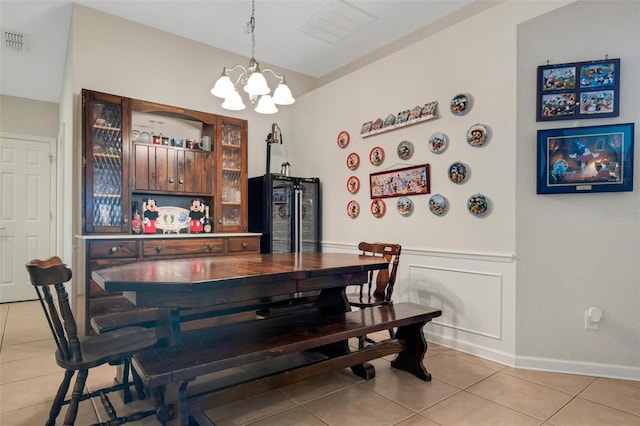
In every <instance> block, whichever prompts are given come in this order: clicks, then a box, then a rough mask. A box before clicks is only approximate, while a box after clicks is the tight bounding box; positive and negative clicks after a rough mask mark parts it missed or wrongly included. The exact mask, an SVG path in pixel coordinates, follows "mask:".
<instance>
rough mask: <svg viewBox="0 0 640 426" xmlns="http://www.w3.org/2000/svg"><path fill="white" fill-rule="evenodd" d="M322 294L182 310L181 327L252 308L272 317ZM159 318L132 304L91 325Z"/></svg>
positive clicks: (149, 323) (144, 323) (106, 327)
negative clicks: (273, 314)
mask: <svg viewBox="0 0 640 426" xmlns="http://www.w3.org/2000/svg"><path fill="white" fill-rule="evenodd" d="M318 293H319V292H318V291H311V292H307V293H304V294H298V295H296V297H293V296H290V295H286V296H283V297H271V298H270V299H269V300H268V301H266V300H257V299H256V300H253V301H243V302H242V303H238V304H237V305H234V304H227V305H224V307H221V306H217V305H216V306H206V307H202V308H192V309H183V310H180V313H179V315H180V324H181V327H183V328H185V329H186V330H189V329H192V328H198V327H201V324H202V323H203V324H204V325H213V324H214V323H216V322H225V321H228V320H229V319H230V318H232V317H233V316H234V314H242V313H246V312H250V311H258V313H259V315H261V316H269V315H271V314H272V312H278V311H280V310H283V311H284V310H286V309H287V308H289V307H295V306H300V305H304V304H310V303H312V302H313V301H314V300H315V299H316V298H317V295H318ZM129 303H131V302H129ZM157 317H158V309H157V308H137V307H136V306H135V305H132V308H130V309H123V310H117V309H114V310H112V311H110V312H106V313H103V314H100V315H95V316H93V317H91V328H92V329H93V331H95V332H96V333H98V334H101V333H106V332H108V331H111V330H117V329H119V328H123V327H131V326H139V327H146V328H152V327H155V326H156V321H157ZM216 319H217V320H216ZM199 320H210V321H206V322H201V324H187V323H192V322H194V323H195V322H197V321H199Z"/></svg>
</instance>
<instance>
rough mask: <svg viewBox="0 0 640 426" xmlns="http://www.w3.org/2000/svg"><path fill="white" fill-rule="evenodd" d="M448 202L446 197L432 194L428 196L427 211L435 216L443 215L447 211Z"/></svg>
mask: <svg viewBox="0 0 640 426" xmlns="http://www.w3.org/2000/svg"><path fill="white" fill-rule="evenodd" d="M448 207H449V203H448V202H447V199H446V198H444V197H443V196H442V195H440V194H434V195H432V196H431V198H429V211H431V213H433V214H435V215H436V216H443V215H444V214H445V213H446V212H447V208H448Z"/></svg>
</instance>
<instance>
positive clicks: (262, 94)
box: [211, 0, 296, 114]
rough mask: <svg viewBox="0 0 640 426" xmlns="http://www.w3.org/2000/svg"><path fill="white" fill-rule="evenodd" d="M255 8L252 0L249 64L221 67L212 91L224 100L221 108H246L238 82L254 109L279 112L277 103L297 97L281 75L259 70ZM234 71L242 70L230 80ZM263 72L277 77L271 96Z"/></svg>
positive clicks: (249, 26) (248, 23)
mask: <svg viewBox="0 0 640 426" xmlns="http://www.w3.org/2000/svg"><path fill="white" fill-rule="evenodd" d="M255 9H256V5H255V0H252V1H251V19H249V22H247V29H246V31H245V33H247V34H249V33H250V34H251V60H250V61H249V66H248V67H246V68H245V67H244V66H242V65H240V64H238V65H234V66H233V67H231V68H227V67H222V75H220V77H219V78H218V80H217V81H216V84H215V85H214V86H213V89H211V94H212V95H214V96H217V97H219V98H223V99H224V102H223V103H222V108H224V109H228V110H231V111H240V110H243V109H245V105H244V102H243V101H242V97H241V96H240V93H239V92H238V89H237V88H236V85H237V84H238V83H240V84H242V85H243V91H244V92H245V93H247V95H248V96H249V101H250V102H251V104H256V102H257V105H256V108H255V110H256V112H259V113H260V114H275V113H276V112H278V108H277V107H276V105H291V104H292V103H294V102H295V101H296V100H295V99H294V98H293V96H292V95H291V90H290V89H289V86H287V82H286V81H285V79H284V76H280V75H278V74H276V73H275V71H273V70H271V69H268V68H267V69H264V70H263V69H261V68H260V63H258V61H256V59H255V45H256V37H255V29H256V19H255ZM236 70H241V73H240V75H238V77H237V78H236V80H235V81H232V80H231V75H230V74H231V73H233V72H234V71H236ZM266 72H269V73H271V74H273V76H274V77H275V78H277V79H278V80H279V83H278V86H277V87H276V90H275V91H274V92H273V96H271V89H270V88H269V85H268V84H267V79H266V78H265V76H264V73H266Z"/></svg>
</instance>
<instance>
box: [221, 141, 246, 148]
mask: <svg viewBox="0 0 640 426" xmlns="http://www.w3.org/2000/svg"><path fill="white" fill-rule="evenodd" d="M222 146H223V147H224V148H235V149H240V148H242V145H239V144H234V143H224V142H222Z"/></svg>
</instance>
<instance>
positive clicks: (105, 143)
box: [75, 90, 260, 334]
mask: <svg viewBox="0 0 640 426" xmlns="http://www.w3.org/2000/svg"><path fill="white" fill-rule="evenodd" d="M82 105H83V116H82V117H83V138H84V141H83V158H82V164H83V172H84V173H83V179H84V181H83V185H84V186H83V187H84V194H83V204H82V224H83V229H82V230H83V235H82V236H80V237H79V240H80V243H79V244H78V248H79V250H81V251H82V252H83V253H84V262H83V263H84V268H85V271H84V272H85V274H84V277H85V281H84V283H82V284H81V285H80V286H76V287H77V290H76V291H75V292H76V293H77V294H75V300H76V305H75V308H76V310H77V311H78V312H77V317H78V319H79V321H78V322H79V323H80V324H79V327H80V329H81V330H84V332H85V333H86V334H89V333H91V330H90V321H89V320H90V318H91V317H92V316H94V315H98V314H102V313H106V312H116V311H122V310H127V309H134V308H135V307H134V306H133V305H132V304H131V303H130V302H128V301H127V300H126V299H125V298H124V297H123V296H122V295H118V294H113V293H106V292H104V291H103V290H102V289H101V288H100V287H99V286H98V285H97V284H96V283H95V282H93V281H92V279H91V273H92V271H94V270H96V269H101V268H106V267H109V266H115V265H122V264H126V263H132V262H140V261H143V260H163V259H175V258H181V257H194V256H224V255H228V254H242V253H259V252H260V234H255V233H248V232H247V228H248V223H247V121H246V120H241V119H237V118H231V117H223V116H219V115H215V114H209V113H204V112H200V111H192V110H187V109H183V108H178V107H173V106H168V105H162V104H156V103H152V102H147V101H141V100H137V99H130V98H126V97H121V96H115V95H110V94H106V93H99V92H94V91H90V90H83V91H82ZM204 138H207V139H209V140H210V141H211V144H210V147H211V148H210V149H211V150H207V148H208V146H206V145H207V144H199V143H200V142H201V141H202V140H203V139H204ZM202 148H204V149H202ZM149 197H152V198H154V199H155V200H156V203H158V205H159V206H160V207H163V206H165V207H169V206H171V207H175V208H179V209H181V210H180V211H182V212H186V211H188V210H189V208H190V206H191V201H192V199H194V198H199V199H201V200H202V201H203V202H204V203H205V204H206V205H207V206H209V211H210V217H211V220H212V222H213V232H212V233H208V234H206V233H199V234H192V233H189V232H188V227H186V228H180V229H178V230H176V229H171V230H169V231H167V229H162V230H161V229H159V230H158V231H157V232H156V233H154V234H133V233H132V225H131V220H132V217H133V210H134V206H137V207H138V210H139V213H140V214H141V215H142V214H143V212H142V206H143V203H144V201H145V200H147V199H148V198H149ZM183 214H184V213H183ZM182 220H184V218H182ZM161 232H162V233H161Z"/></svg>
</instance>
